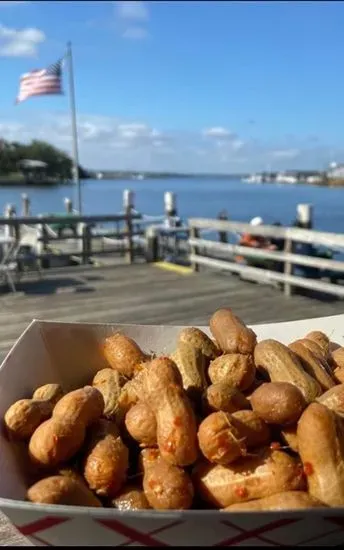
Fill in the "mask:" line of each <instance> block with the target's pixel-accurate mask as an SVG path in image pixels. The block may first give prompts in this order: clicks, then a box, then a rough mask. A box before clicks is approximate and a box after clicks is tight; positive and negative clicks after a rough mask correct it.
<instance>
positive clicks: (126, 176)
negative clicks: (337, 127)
mask: <svg viewBox="0 0 344 550" xmlns="http://www.w3.org/2000/svg"><path fill="white" fill-rule="evenodd" d="M103 174H104V176H103V177H102V178H97V177H96V174H94V173H89V176H88V177H87V178H82V179H81V181H82V183H84V182H87V181H88V180H92V181H94V182H97V183H98V182H99V183H101V182H102V181H113V182H116V181H127V182H135V183H144V182H145V181H147V180H149V181H154V180H166V181H167V180H170V179H180V180H183V179H193V180H195V179H198V180H203V179H211V178H213V179H217V180H218V179H222V180H229V181H231V180H242V179H244V178H245V175H243V174H166V173H164V174H157V173H146V174H145V175H144V177H143V179H141V178H138V177H137V175H136V174H133V173H132V172H131V173H116V174H113V173H112V174H111V173H110V174H106V173H103ZM157 183H159V182H158V181H157ZM276 184H279V182H275V181H270V182H262V183H261V184H260V185H276ZM73 185H74V183H73V182H71V181H70V180H69V181H61V180H55V179H47V180H44V181H31V182H27V181H26V180H25V178H24V177H22V176H20V175H18V174H12V175H0V188H1V187H7V188H11V187H13V188H14V187H25V188H26V189H30V188H52V187H61V186H64V187H70V186H73ZM245 185H246V186H247V185H249V184H247V183H246V184H245ZM285 185H287V184H285ZM288 185H292V186H298V185H300V186H301V185H302V186H303V185H307V186H309V187H327V188H331V189H333V188H339V187H344V179H337V180H327V181H326V180H323V181H321V182H314V183H308V182H307V181H302V182H299V183H295V184H294V183H293V184H288Z"/></svg>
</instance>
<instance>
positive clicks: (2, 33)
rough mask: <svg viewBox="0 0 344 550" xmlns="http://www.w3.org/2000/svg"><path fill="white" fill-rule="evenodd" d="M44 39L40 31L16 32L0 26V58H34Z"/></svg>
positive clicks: (29, 28) (22, 30)
mask: <svg viewBox="0 0 344 550" xmlns="http://www.w3.org/2000/svg"><path fill="white" fill-rule="evenodd" d="M45 39H46V36H45V34H44V32H43V31H41V30H40V29H36V28H33V27H32V28H31V27H28V28H26V29H21V30H17V29H13V28H10V27H5V26H4V25H1V24H0V57H35V56H36V55H37V53H38V46H39V44H41V43H42V42H44V41H45Z"/></svg>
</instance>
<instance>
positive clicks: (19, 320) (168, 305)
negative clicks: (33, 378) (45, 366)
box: [0, 262, 344, 359]
mask: <svg viewBox="0 0 344 550" xmlns="http://www.w3.org/2000/svg"><path fill="white" fill-rule="evenodd" d="M17 289H18V292H17V293H16V294H12V293H8V292H7V290H5V291H4V292H2V289H1V291H0V359H2V358H3V357H4V355H5V354H6V353H7V352H8V351H9V349H10V347H11V346H12V344H13V343H14V342H15V340H16V339H17V338H18V336H19V335H20V334H21V332H22V331H23V330H24V329H25V327H26V326H27V325H28V324H29V323H30V321H31V320H32V319H33V318H38V319H54V320H61V321H81V322H82V321H85V322H87V321H92V322H127V323H143V324H176V325H177V324H185V325H204V324H207V323H208V320H209V317H210V315H211V314H212V313H213V312H214V310H215V309H216V308H218V307H220V306H223V305H227V306H230V307H232V308H233V309H234V311H235V312H236V313H237V314H238V315H240V316H241V317H242V318H243V319H244V320H245V322H247V323H263V322H273V321H288V320H294V319H302V318H307V317H308V318H311V317H320V316H325V315H332V314H338V313H342V312H343V310H344V303H343V301H341V300H337V299H335V298H334V297H333V298H329V297H328V296H327V297H326V301H325V300H324V301H322V300H320V299H311V298H308V297H306V296H304V295H303V296H302V295H293V296H291V297H290V298H286V297H285V296H284V295H283V294H282V293H281V292H280V291H279V290H277V289H274V288H272V287H270V286H265V285H258V284H255V283H248V282H244V281H242V280H240V279H239V277H237V276H235V275H230V274H229V273H222V272H219V271H214V272H210V271H203V270H202V273H200V274H197V273H193V272H192V271H191V269H189V268H183V267H180V266H174V265H171V264H167V263H163V262H162V263H156V264H145V263H142V264H134V265H117V266H112V267H98V268H97V267H86V266H80V267H75V268H63V269H60V270H45V271H44V275H43V280H38V279H37V277H36V276H35V274H32V276H31V275H30V277H24V279H23V281H22V282H21V283H20V284H19V285H18V287H17Z"/></svg>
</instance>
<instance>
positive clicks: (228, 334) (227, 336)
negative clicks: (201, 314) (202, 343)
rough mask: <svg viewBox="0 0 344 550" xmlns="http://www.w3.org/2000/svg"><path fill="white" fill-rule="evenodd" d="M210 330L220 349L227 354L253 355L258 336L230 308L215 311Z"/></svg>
mask: <svg viewBox="0 0 344 550" xmlns="http://www.w3.org/2000/svg"><path fill="white" fill-rule="evenodd" d="M209 325H210V330H211V333H212V335H213V336H214V338H215V340H216V342H217V343H218V345H219V347H220V349H221V350H222V351H223V352H225V353H243V354H251V353H252V352H253V350H254V347H255V345H256V342H257V336H256V334H255V333H254V332H253V330H252V329H250V328H248V327H247V326H246V325H245V324H244V323H243V321H242V320H241V319H239V317H237V316H236V315H234V313H233V312H232V310H231V309H230V308H221V309H218V310H217V311H215V313H214V314H213V316H212V317H211V319H210V323H209Z"/></svg>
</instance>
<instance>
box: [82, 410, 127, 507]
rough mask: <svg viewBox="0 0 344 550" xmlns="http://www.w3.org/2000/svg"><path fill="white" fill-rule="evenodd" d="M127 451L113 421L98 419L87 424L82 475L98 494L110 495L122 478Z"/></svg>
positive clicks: (119, 484)
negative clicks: (87, 436) (88, 431)
mask: <svg viewBox="0 0 344 550" xmlns="http://www.w3.org/2000/svg"><path fill="white" fill-rule="evenodd" d="M128 467H129V452H128V449H127V447H126V446H125V445H124V443H123V441H122V439H121V437H120V434H119V431H118V428H117V426H116V424H114V423H113V422H110V421H108V420H99V421H98V422H97V423H96V424H94V425H93V426H92V427H91V430H90V441H89V444H88V446H87V450H86V453H85V459H84V468H83V475H84V478H85V479H86V481H87V483H88V486H89V487H90V489H92V490H93V491H95V492H96V493H97V495H99V496H106V497H114V496H115V495H116V493H118V491H119V490H120V488H121V487H122V486H123V484H124V483H125V481H126V476H127V470H128Z"/></svg>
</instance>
